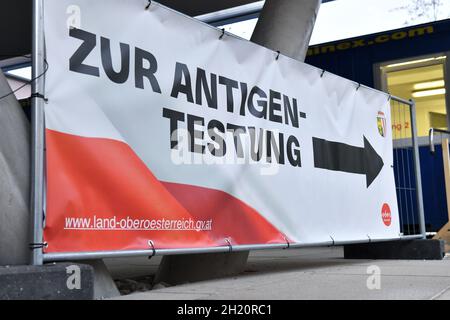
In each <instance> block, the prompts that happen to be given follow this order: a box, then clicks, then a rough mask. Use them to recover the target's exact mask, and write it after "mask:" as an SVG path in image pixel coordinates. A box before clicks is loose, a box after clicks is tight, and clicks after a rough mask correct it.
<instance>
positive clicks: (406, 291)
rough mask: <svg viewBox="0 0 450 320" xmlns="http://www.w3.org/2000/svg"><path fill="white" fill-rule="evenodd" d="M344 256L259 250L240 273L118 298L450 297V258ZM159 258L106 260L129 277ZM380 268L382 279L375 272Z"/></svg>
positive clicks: (318, 251) (337, 251) (149, 267)
mask: <svg viewBox="0 0 450 320" xmlns="http://www.w3.org/2000/svg"><path fill="white" fill-rule="evenodd" d="M342 257H343V250H342V248H340V247H336V248H314V249H296V250H282V251H255V252H252V253H251V255H250V258H249V262H248V267H247V270H246V272H245V273H244V274H242V275H239V276H236V277H233V278H227V279H219V280H209V281H203V282H198V283H190V284H185V285H180V286H174V287H167V288H161V289H153V290H150V291H147V292H141V293H133V294H131V295H127V296H122V297H119V298H117V299H133V300H136V299H139V300H141V299H144V300H147V299H169V300H178V299H188V300H190V299H231V300H232V299H244V300H246V299H256V300H260V299H450V257H446V259H444V260H443V261H392V260H344V259H343V258H342ZM158 263H159V260H153V261H152V260H150V261H149V260H148V259H142V258H140V259H136V260H134V261H130V262H129V265H128V266H126V265H125V266H124V265H123V261H117V260H116V261H109V262H108V265H109V266H110V268H111V270H112V271H113V273H115V274H116V276H129V275H130V273H133V272H134V274H136V273H139V274H141V275H144V274H148V273H149V270H151V271H152V272H154V271H155V270H156V268H157V265H158ZM377 271H380V277H379V280H380V281H379V282H378V281H377V278H376V275H375V276H374V273H373V272H375V273H376V272H377ZM368 272H372V273H371V274H368ZM127 273H128V274H127ZM369 277H370V279H369ZM368 282H369V285H370V287H371V288H372V290H370V289H369V288H368ZM377 284H379V289H376V287H377Z"/></svg>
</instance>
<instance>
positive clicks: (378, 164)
mask: <svg viewBox="0 0 450 320" xmlns="http://www.w3.org/2000/svg"><path fill="white" fill-rule="evenodd" d="M313 149H314V167H316V168H320V169H327V170H333V171H342V172H348V173H356V174H365V175H366V182H367V188H368V187H369V186H370V185H371V183H372V182H373V180H375V178H376V177H377V176H378V174H379V173H380V171H381V169H382V168H383V165H384V163H383V159H382V158H381V157H380V156H379V155H378V153H377V152H376V151H375V150H374V148H373V147H372V145H371V144H370V143H369V141H368V140H367V139H366V137H364V147H363V148H361V147H355V146H351V145H348V144H345V143H340V142H333V141H327V140H324V139H319V138H315V137H313Z"/></svg>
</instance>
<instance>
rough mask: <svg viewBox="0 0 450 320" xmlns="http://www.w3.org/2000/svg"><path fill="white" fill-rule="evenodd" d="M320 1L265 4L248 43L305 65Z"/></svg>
mask: <svg viewBox="0 0 450 320" xmlns="http://www.w3.org/2000/svg"><path fill="white" fill-rule="evenodd" d="M320 3H321V0H267V1H266V3H265V4H264V8H263V10H262V12H261V15H260V16H259V20H258V23H257V25H256V28H255V31H254V32H253V35H252V38H251V41H252V42H255V43H257V44H260V45H262V46H264V47H267V48H269V49H272V50H274V51H280V52H281V53H282V54H284V55H286V56H288V57H291V58H294V59H297V60H299V61H304V60H305V57H306V53H307V51H308V46H309V40H310V39H311V35H312V31H313V28H314V24H315V22H316V17H317V14H318V12H319V7H320Z"/></svg>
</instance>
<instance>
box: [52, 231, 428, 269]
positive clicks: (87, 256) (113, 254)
mask: <svg viewBox="0 0 450 320" xmlns="http://www.w3.org/2000/svg"><path fill="white" fill-rule="evenodd" d="M420 238H422V235H411V236H403V237H399V238H390V239H363V240H353V241H351V240H349V241H335V242H333V241H324V242H316V243H290V244H289V245H287V243H279V244H266V245H264V244H263V245H237V246H233V247H232V248H231V249H232V250H231V251H232V252H242V251H250V250H271V249H272V250H273V249H278V250H281V249H300V248H312V247H326V246H343V245H347V244H356V243H375V242H386V241H407V240H413V239H420ZM219 252H230V247H229V246H221V247H212V248H186V249H156V250H155V251H153V250H130V251H96V252H61V253H47V254H45V255H44V261H45V262H58V261H70V260H72V261H76V260H97V259H105V258H126V257H140V256H166V255H181V254H200V253H219Z"/></svg>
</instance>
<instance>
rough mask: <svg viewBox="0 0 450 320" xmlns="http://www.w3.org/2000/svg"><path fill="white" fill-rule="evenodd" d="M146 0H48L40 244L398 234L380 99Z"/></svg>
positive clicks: (162, 244) (385, 114)
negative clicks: (43, 221) (44, 178)
mask: <svg viewBox="0 0 450 320" xmlns="http://www.w3.org/2000/svg"><path fill="white" fill-rule="evenodd" d="M147 4H148V1H146V0H131V1H121V0H96V1H88V0H70V1H69V0H46V1H45V37H46V54H47V61H48V65H49V69H48V72H47V74H46V92H45V95H46V97H47V98H48V103H47V104H46V106H45V114H46V128H47V130H46V137H47V211H46V228H45V232H44V235H45V238H46V241H47V242H48V244H49V246H48V248H47V249H46V250H47V252H77V251H96V250H128V249H142V248H144V249H147V248H148V247H149V244H151V245H152V246H154V247H155V248H186V247H189V248H194V247H212V246H219V245H226V244H232V245H240V244H267V243H285V242H286V241H289V242H291V243H304V244H308V243H318V242H326V241H330V240H334V241H360V240H367V239H368V238H370V239H388V238H398V237H399V232H400V231H399V216H398V209H397V200H396V192H395V184H394V175H393V152H392V132H391V125H390V124H391V115H390V104H389V99H388V96H387V95H386V94H384V93H382V92H379V91H376V90H373V89H369V88H366V87H359V86H358V85H357V84H356V83H354V82H351V81H349V80H346V79H343V78H341V77H338V76H336V75H333V74H330V73H327V72H323V71H322V70H319V69H317V68H315V67H312V66H310V65H307V64H304V63H301V62H298V61H296V60H293V59H290V58H288V57H285V56H283V55H279V56H278V54H277V53H276V52H273V51H271V50H268V49H266V48H263V47H261V46H258V45H256V44H253V43H251V42H248V41H246V40H243V39H240V38H237V37H235V36H233V35H230V34H222V30H219V29H216V28H213V27H211V26H208V25H206V24H203V23H201V22H199V21H196V20H194V19H191V18H188V17H186V16H184V15H182V14H179V13H177V12H174V11H172V10H170V9H168V8H166V7H163V6H161V5H159V4H157V3H155V2H154V1H153V2H152V4H151V5H150V7H148V8H146V6H147Z"/></svg>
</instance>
